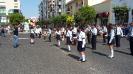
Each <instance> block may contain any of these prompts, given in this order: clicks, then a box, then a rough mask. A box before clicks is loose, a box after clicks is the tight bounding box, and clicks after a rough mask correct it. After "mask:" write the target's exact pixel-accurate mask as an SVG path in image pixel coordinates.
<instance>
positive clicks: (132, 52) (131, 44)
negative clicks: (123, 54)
mask: <svg viewBox="0 0 133 74" xmlns="http://www.w3.org/2000/svg"><path fill="white" fill-rule="evenodd" d="M129 43H130V51H131V54H132V55H133V37H130V39H129Z"/></svg>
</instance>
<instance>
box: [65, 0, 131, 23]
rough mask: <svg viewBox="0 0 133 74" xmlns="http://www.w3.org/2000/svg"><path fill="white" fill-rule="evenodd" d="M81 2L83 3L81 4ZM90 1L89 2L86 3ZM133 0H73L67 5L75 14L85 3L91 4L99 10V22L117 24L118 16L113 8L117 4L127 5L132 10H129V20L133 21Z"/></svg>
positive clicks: (70, 12)
mask: <svg viewBox="0 0 133 74" xmlns="http://www.w3.org/2000/svg"><path fill="white" fill-rule="evenodd" d="M79 3H81V5H80V4H79ZM85 3H88V4H85ZM132 3H133V0H87V1H86V0H71V1H69V2H68V3H67V4H66V6H67V12H68V13H69V14H71V15H74V14H75V12H76V11H77V10H78V9H79V8H80V7H82V6H84V5H89V6H92V7H94V8H95V10H96V12H97V24H103V25H104V24H108V23H113V24H116V17H115V13H114V11H113V8H114V7H116V6H120V7H121V6H127V7H128V8H129V9H130V10H129V12H128V15H127V16H128V18H127V19H128V21H127V23H131V22H132V21H133V4H132Z"/></svg>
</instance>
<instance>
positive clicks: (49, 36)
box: [48, 34, 51, 42]
mask: <svg viewBox="0 0 133 74" xmlns="http://www.w3.org/2000/svg"><path fill="white" fill-rule="evenodd" d="M48 39H49V42H51V34H49V37H48Z"/></svg>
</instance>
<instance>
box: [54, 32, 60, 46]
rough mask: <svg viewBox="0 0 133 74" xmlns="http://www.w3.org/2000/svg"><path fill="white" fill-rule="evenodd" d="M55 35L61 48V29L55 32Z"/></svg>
mask: <svg viewBox="0 0 133 74" xmlns="http://www.w3.org/2000/svg"><path fill="white" fill-rule="evenodd" d="M55 34H56V39H57V45H58V47H60V41H61V31H60V30H59V29H57V31H56V32H55Z"/></svg>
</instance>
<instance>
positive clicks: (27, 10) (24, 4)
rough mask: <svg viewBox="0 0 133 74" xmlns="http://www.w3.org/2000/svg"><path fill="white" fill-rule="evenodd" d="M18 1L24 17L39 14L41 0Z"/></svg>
mask: <svg viewBox="0 0 133 74" xmlns="http://www.w3.org/2000/svg"><path fill="white" fill-rule="evenodd" d="M20 1H21V10H22V13H23V15H24V16H25V17H26V18H30V17H38V16H39V9H38V6H39V3H40V2H41V0H20ZM68 1H70V0H66V2H68Z"/></svg>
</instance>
